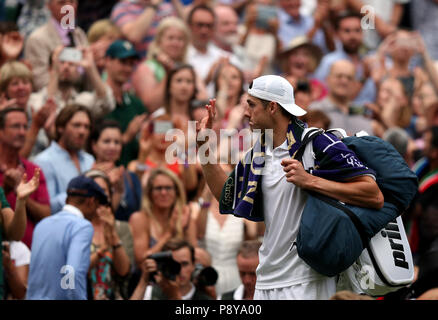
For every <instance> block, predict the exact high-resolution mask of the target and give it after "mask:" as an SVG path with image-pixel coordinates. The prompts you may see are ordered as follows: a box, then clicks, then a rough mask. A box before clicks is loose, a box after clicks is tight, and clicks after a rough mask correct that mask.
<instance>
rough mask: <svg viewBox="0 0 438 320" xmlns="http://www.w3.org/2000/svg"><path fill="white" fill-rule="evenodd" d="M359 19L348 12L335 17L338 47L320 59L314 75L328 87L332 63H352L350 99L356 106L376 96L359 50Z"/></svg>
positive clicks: (370, 100) (360, 17)
mask: <svg viewBox="0 0 438 320" xmlns="http://www.w3.org/2000/svg"><path fill="white" fill-rule="evenodd" d="M361 19H362V16H361V15H360V14H356V13H352V12H349V11H344V12H341V13H340V14H339V15H338V16H337V18H336V23H335V29H336V35H337V37H338V38H339V41H340V47H339V48H338V49H337V50H336V51H333V52H331V53H329V54H326V55H325V56H324V57H323V58H322V60H321V63H320V64H319V66H318V68H317V69H316V70H315V74H314V77H315V78H317V79H318V80H320V81H322V82H324V83H325V84H326V85H327V86H328V83H327V82H326V79H327V76H328V75H329V73H330V70H331V67H332V65H333V63H335V62H337V61H339V60H348V61H350V62H351V63H353V65H354V70H355V76H354V78H353V79H351V80H350V81H351V82H352V84H351V88H350V92H351V98H350V99H351V100H352V101H353V102H354V103H355V104H357V105H362V104H364V103H366V102H372V101H374V100H375V96H376V84H375V83H374V81H373V80H372V78H370V77H368V75H367V72H366V71H367V68H366V63H365V62H366V60H365V56H364V54H363V53H362V51H361V50H360V49H361V47H362V44H363V30H362V27H361Z"/></svg>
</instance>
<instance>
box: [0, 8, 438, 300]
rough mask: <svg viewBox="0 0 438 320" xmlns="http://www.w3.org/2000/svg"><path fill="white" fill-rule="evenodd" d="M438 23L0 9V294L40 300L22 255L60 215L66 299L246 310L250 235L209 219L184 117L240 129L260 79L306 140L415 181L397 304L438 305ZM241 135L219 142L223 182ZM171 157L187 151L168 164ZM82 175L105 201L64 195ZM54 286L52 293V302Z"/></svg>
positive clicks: (422, 18)
mask: <svg viewBox="0 0 438 320" xmlns="http://www.w3.org/2000/svg"><path fill="white" fill-rule="evenodd" d="M66 6H68V7H66ZM364 9H365V10H364ZM67 17H68V18H67ZM437 17H438V1H437V0H415V1H414V0H385V1H380V0H379V1H377V0H215V1H213V0H169V1H165V0H135V1H133V0H120V1H116V0H111V1H109V0H105V1H104V0H95V1H85V0H27V1H26V0H10V1H0V200H1V207H0V210H1V214H0V229H1V230H0V240H2V250H1V255H0V258H2V259H0V262H1V264H0V298H1V299H25V298H26V297H27V298H29V299H32V298H35V297H36V298H41V297H44V295H43V294H42V293H41V292H38V290H39V285H38V281H39V280H38V279H37V278H38V277H39V274H38V268H37V267H36V266H33V267H32V261H37V262H34V264H35V263H38V264H39V267H40V268H43V265H44V260H45V258H44V257H43V256H40V257H34V256H35V255H38V253H40V254H41V255H43V252H46V251H44V250H47V248H45V249H44V250H43V249H41V246H42V245H43V244H42V241H43V240H41V239H42V238H41V237H42V234H43V233H44V237H45V239H46V240H45V241H51V239H53V238H55V237H51V236H48V233H50V226H52V228H55V226H56V223H57V222H56V221H55V220H54V219H52V220H48V221H47V220H46V219H49V218H53V216H54V215H56V214H57V213H58V212H60V211H62V210H64V209H65V208H66V203H67V208H70V209H69V210H70V211H72V212H76V213H77V211H75V210H79V209H74V210H73V209H71V207H72V206H74V205H75V204H77V206H79V207H80V208H83V209H81V211H84V210H85V211H84V212H83V213H85V214H84V215H83V216H82V215H81V216H82V217H84V216H85V219H87V220H89V221H90V224H91V226H92V228H93V233H92V234H93V235H92V239H91V235H90V234H89V235H88V237H89V238H90V241H91V243H90V246H89V247H90V250H89V251H84V252H86V254H87V255H89V257H88V260H87V261H88V262H87V263H88V264H87V266H86V267H87V268H88V269H87V270H85V273H84V276H85V280H84V282H83V284H84V285H85V286H86V292H87V293H88V294H87V295H85V296H72V297H73V298H77V299H83V298H88V299H97V300H100V299H218V298H219V299H220V298H222V299H224V298H225V299H251V298H252V293H253V290H254V285H255V268H256V266H257V263H258V257H257V250H258V248H259V247H260V242H259V241H262V240H263V232H264V226H263V223H255V222H249V221H244V220H243V219H239V218H236V217H234V216H231V215H221V214H220V213H219V204H218V202H217V201H216V199H214V197H213V196H212V194H211V192H210V190H209V188H208V186H207V185H206V183H205V180H204V178H203V175H202V170H201V166H200V162H199V161H200V159H199V158H198V157H195V160H194V161H191V160H193V157H192V158H191V157H190V154H192V153H195V152H196V151H197V149H196V143H195V141H193V140H191V139H190V137H193V136H194V135H196V132H195V130H196V127H193V126H191V125H190V121H201V119H203V118H204V117H205V116H206V113H207V111H206V109H205V108H204V106H205V105H206V104H207V103H208V101H209V99H212V98H215V99H216V106H217V110H218V114H217V117H216V118H217V121H216V122H215V123H214V126H213V128H214V130H215V131H216V133H217V134H218V136H219V132H220V130H224V129H227V130H234V129H236V130H239V131H240V130H243V129H247V128H249V124H248V121H247V119H246V118H245V116H244V114H245V108H247V102H246V90H247V88H248V86H249V85H250V83H251V81H252V80H253V79H254V78H256V77H258V76H260V75H264V74H277V75H281V76H283V77H285V78H286V79H287V80H288V81H289V82H290V83H291V84H292V85H293V87H294V90H295V98H296V103H297V104H298V105H299V106H301V107H302V108H303V109H305V110H306V111H307V114H306V115H305V116H303V117H302V118H301V120H303V121H305V122H307V123H308V125H309V126H317V127H321V128H324V129H329V128H343V129H345V130H346V132H347V133H348V134H349V135H352V134H354V133H356V132H358V131H361V130H365V131H366V132H368V133H369V134H371V135H376V136H378V137H381V138H383V139H385V140H387V141H389V142H391V143H392V144H393V145H394V147H395V148H396V149H397V150H398V151H399V152H400V153H401V154H402V156H403V157H404V159H405V160H406V162H407V163H408V165H409V166H410V167H411V168H412V170H413V171H415V172H416V173H417V175H418V178H419V182H420V184H419V185H420V188H419V193H418V196H417V198H416V199H415V200H414V202H413V204H412V206H411V208H410V210H408V212H406V213H405V214H404V215H403V219H404V222H405V227H406V230H407V233H408V236H409V240H410V244H411V249H412V252H413V254H414V258H415V264H416V277H415V282H414V283H418V284H419V285H418V288H417V291H416V296H410V297H411V298H419V299H421V298H428V297H429V298H433V297H435V295H434V294H433V293H434V291H430V292H429V290H433V288H438V283H434V282H433V281H430V280H428V279H430V278H431V277H432V276H431V274H433V272H437V271H438V218H437V217H438V211H437V210H438V202H437V197H436V195H437V194H438V37H437V36H436V33H435V31H438V19H437ZM171 129H176V130H177V131H178V132H182V133H184V134H183V135H179V136H178V137H176V138H175V137H172V139H169V137H168V135H166V133H167V134H168V133H169V131H170V130H171ZM242 139H243V140H244V139H245V138H241V139H240V140H239V144H238V145H237V146H236V145H234V146H231V148H230V146H229V144H228V143H227V144H225V143H223V140H221V141H218V144H219V145H218V149H219V150H220V151H221V159H227V160H228V161H224V163H223V164H222V166H223V167H224V170H226V171H227V172H231V171H232V169H233V165H235V163H232V161H230V159H232V157H233V154H235V153H236V151H237V152H238V153H239V154H243V152H244V151H245V150H244V146H245V143H244V142H245V141H243V140H242ZM227 142H228V141H227ZM175 144H176V145H178V146H179V148H178V149H177V150H184V151H183V152H179V151H178V152H176V154H175V155H174V154H172V156H173V158H172V160H169V149H171V147H172V146H174V145H175ZM192 151H193V152H192ZM78 176H84V177H87V179H88V178H89V179H91V180H93V181H94V182H95V183H96V184H97V185H98V186H100V188H101V189H99V191H96V192H97V193H99V192H104V193H105V195H106V197H107V200H108V201H107V202H105V205H100V206H99V205H98V203H97V202H93V201H91V200H87V201H85V200H83V199H82V200H81V199H77V198H80V196H78V195H77V194H76V196H71V193H69V192H70V191H71V190H70V191H69V189H68V186H69V183H70V182H71V181H72V179H74V178H77V177H78ZM84 179H85V178H84ZM84 181H88V180H83V181H82V180H81V182H80V183H79V182H78V183H79V185H80V186H82V187H83V186H84V185H86V184H84V183H85V182H84ZM81 183H82V184H81ZM87 183H88V184H90V183H91V182H89V181H88V182H87ZM93 186H94V185H93ZM94 188H95V189H96V188H98V187H96V186H94ZM96 190H97V189H96ZM102 190H103V191H102ZM89 196H91V195H89ZM87 203H89V204H90V205H91V204H92V207H90V206H87V205H86V204H87ZM102 203H103V202H100V204H102ZM77 208H78V207H77ZM91 209H93V210H94V211H95V213H93V212H91V211H93V210H91ZM76 213H75V214H76ZM63 214H64V213H63ZM44 220H46V223H45V224H44V226H43V227H40V228H39V229H38V228H37V226H38V224H39V223H41V222H42V221H44ZM53 221H55V222H53ZM58 222H59V221H58ZM42 228H44V230H45V231H44V232H43V231H42ZM37 229H38V233H35V234H37V235H36V236H39V237H40V238H38V239H36V240H35V239H33V238H34V237H33V236H34V230H37ZM53 232H54V230H53ZM69 232H72V231H69ZM34 241H36V242H37V246H38V247H37V248H38V250H33V242H34ZM53 241H54V240H53ZM71 241H75V240H74V237H73V236H72V239H71ZM81 241H85V240H81ZM83 243H86V242H83ZM85 247H86V248H87V249H86V250H88V247H87V246H85ZM85 247H84V248H85ZM53 248H55V247H54V246H53ZM84 250H85V249H84ZM163 251H168V252H171V256H172V257H173V260H175V261H177V262H178V263H179V265H180V271H179V274H178V275H177V276H176V278H175V279H169V278H168V277H166V276H165V275H164V274H163V273H164V271H163V272H159V273H158V274H157V268H158V269H160V267H162V260H160V259H161V258H157V259H150V257H151V255H154V254H157V253H160V252H163ZM45 254H47V253H45ZM168 258H169V257H167V258H164V259H168ZM165 261H166V260H165ZM52 268H54V267H53V266H52ZM29 270H30V271H31V272H30V271H29ZM48 270H52V269H48ZM160 270H161V269H160ZM178 270H179V269H178ZM52 271H53V270H52ZM62 273H63V271H62V270H57V271H56V272H55V271H53V278H51V280H50V281H49V282H48V283H51V284H53V285H54V286H58V285H57V284H56V283H58V282H59V283H60V284H59V286H58V287H57V288H54V290H55V291H56V292H57V294H59V292H62V290H68V289H64V288H62V281H63V280H62V279H61V277H62ZM44 277H47V272H46V273H44ZM58 280H59V281H58ZM435 282H436V281H435ZM28 288H29V290H30V291H31V292H26V291H27V289H28ZM40 290H43V289H42V288H41V289H40ZM422 295H423V296H422ZM347 296H349V295H348V294H347ZM58 297H63V296H62V295H58Z"/></svg>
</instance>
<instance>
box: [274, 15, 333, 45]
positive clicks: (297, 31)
mask: <svg viewBox="0 0 438 320" xmlns="http://www.w3.org/2000/svg"><path fill="white" fill-rule="evenodd" d="M278 21H279V24H280V25H279V28H278V37H279V38H280V41H281V43H282V44H283V47H286V46H287V45H288V44H289V43H290V42H291V40H293V39H295V38H296V37H299V36H304V35H306V34H307V32H309V30H310V29H312V27H313V25H314V20H313V17H312V16H305V15H301V16H300V20H299V21H297V20H295V19H293V18H292V17H291V16H290V15H289V14H288V13H287V12H286V11H284V10H283V9H281V8H279V9H278ZM312 43H314V44H316V45H317V46H318V47H320V48H321V50H322V51H323V52H324V53H327V52H328V49H327V46H326V44H325V37H324V33H323V32H322V30H321V29H319V30H318V31H316V33H315V35H314V36H313V39H312Z"/></svg>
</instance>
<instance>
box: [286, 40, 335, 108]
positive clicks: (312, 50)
mask: <svg viewBox="0 0 438 320" xmlns="http://www.w3.org/2000/svg"><path fill="white" fill-rule="evenodd" d="M322 56H323V54H322V51H321V49H319V47H318V46H316V45H314V44H312V43H310V42H309V41H308V40H307V38H305V37H300V38H295V39H293V40H292V41H291V42H290V43H289V45H288V46H287V47H285V48H284V49H283V50H282V52H281V54H280V59H281V67H282V71H283V73H284V77H285V78H286V79H287V80H288V81H289V82H290V83H291V84H292V86H293V87H294V88H296V87H297V84H298V83H299V82H300V81H309V83H310V89H311V101H316V100H321V99H322V98H324V97H325V96H326V95H327V89H326V88H325V86H324V84H323V83H322V82H320V81H319V80H318V79H316V78H313V76H312V73H313V72H314V71H315V70H316V68H317V67H318V65H319V63H320V61H321V58H322ZM295 98H296V95H295ZM308 105H309V104H306V105H305V106H308Z"/></svg>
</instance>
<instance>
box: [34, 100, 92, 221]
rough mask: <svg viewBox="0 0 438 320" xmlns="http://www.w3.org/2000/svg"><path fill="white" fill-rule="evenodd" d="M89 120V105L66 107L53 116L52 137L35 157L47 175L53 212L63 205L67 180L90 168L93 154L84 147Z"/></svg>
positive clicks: (90, 120) (87, 135)
mask: <svg viewBox="0 0 438 320" xmlns="http://www.w3.org/2000/svg"><path fill="white" fill-rule="evenodd" d="M92 122H93V121H92V116H91V114H90V111H89V109H88V108H86V107H83V106H80V105H70V106H67V107H65V108H64V109H62V110H61V112H60V113H59V114H58V116H57V117H56V121H55V128H56V136H55V140H53V141H52V142H51V143H50V146H49V147H48V148H47V149H46V150H44V151H43V152H41V153H40V154H38V156H36V158H35V160H34V161H35V163H36V164H37V165H39V166H40V167H41V169H42V170H43V172H44V175H45V177H46V181H47V189H48V191H49V195H50V208H51V211H52V214H54V213H56V212H58V211H59V210H61V209H62V207H63V206H64V204H65V199H66V198H67V194H66V192H65V191H66V190H67V185H68V183H69V181H70V180H71V179H73V178H74V177H76V176H78V175H80V174H81V173H83V172H85V171H87V170H89V169H91V167H92V165H93V163H94V157H93V156H92V155H91V154H89V153H87V152H85V151H84V150H83V149H84V148H85V146H86V145H87V141H88V137H89V135H90V129H91V124H92Z"/></svg>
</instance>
